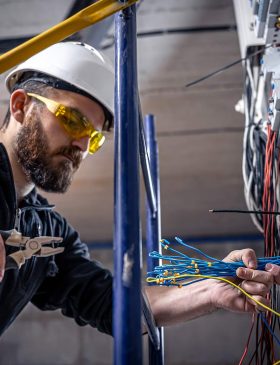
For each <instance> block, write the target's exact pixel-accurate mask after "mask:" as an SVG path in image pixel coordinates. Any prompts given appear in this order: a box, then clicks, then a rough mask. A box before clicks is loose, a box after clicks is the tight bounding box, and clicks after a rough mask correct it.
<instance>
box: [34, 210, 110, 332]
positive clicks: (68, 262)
mask: <svg viewBox="0 0 280 365" xmlns="http://www.w3.org/2000/svg"><path fill="white" fill-rule="evenodd" d="M60 219H62V218H61V217H60ZM62 222H63V225H62V226H63V232H62V234H61V230H60V232H58V231H57V229H55V231H56V232H54V233H55V234H57V233H59V234H60V235H62V236H63V237H65V240H64V244H65V250H64V252H63V253H61V254H59V255H57V256H55V261H56V264H57V266H58V269H59V271H58V273H57V274H56V276H54V277H46V278H45V279H44V281H43V283H42V284H41V286H40V287H39V289H38V290H37V292H36V294H35V295H34V297H33V298H32V300H31V302H32V303H33V304H34V305H35V306H37V307H38V308H39V309H41V310H55V309H59V308H60V309H61V310H62V313H63V314H64V315H65V316H67V317H72V318H74V319H75V321H76V322H77V323H78V324H79V325H81V326H83V325H86V324H90V325H91V326H93V327H96V328H97V329H98V330H99V331H101V332H105V333H108V334H112V276H111V274H110V272H109V271H108V270H106V269H104V268H103V267H102V266H101V264H99V263H98V262H96V261H91V260H90V258H89V253H88V249H87V246H86V245H85V244H84V243H82V242H81V240H80V238H79V235H78V233H77V232H76V231H75V230H74V229H73V228H72V227H71V226H70V225H69V224H67V223H66V220H65V219H62ZM60 227H61V226H60Z"/></svg>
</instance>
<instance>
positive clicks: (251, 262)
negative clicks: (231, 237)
mask: <svg viewBox="0 0 280 365" xmlns="http://www.w3.org/2000/svg"><path fill="white" fill-rule="evenodd" d="M225 261H243V262H244V264H245V266H247V267H249V268H250V269H256V267H257V256H256V253H255V251H254V250H252V249H251V248H245V249H243V250H236V251H232V252H231V253H230V254H229V255H228V256H227V257H226V258H225Z"/></svg>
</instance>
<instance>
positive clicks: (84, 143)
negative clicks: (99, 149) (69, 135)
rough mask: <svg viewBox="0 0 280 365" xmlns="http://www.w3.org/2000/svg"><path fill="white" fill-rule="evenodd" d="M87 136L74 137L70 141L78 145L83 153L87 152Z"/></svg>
mask: <svg viewBox="0 0 280 365" xmlns="http://www.w3.org/2000/svg"><path fill="white" fill-rule="evenodd" d="M89 141H90V137H89V136H84V137H81V138H79V139H74V140H73V142H72V146H75V147H78V148H79V149H80V150H81V151H82V152H83V153H86V152H88V149H89Z"/></svg>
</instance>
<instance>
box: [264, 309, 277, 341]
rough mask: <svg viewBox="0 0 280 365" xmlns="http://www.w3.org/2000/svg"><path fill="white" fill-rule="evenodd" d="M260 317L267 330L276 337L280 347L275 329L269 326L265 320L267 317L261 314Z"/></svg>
mask: <svg viewBox="0 0 280 365" xmlns="http://www.w3.org/2000/svg"><path fill="white" fill-rule="evenodd" d="M259 316H260V317H261V320H262V321H263V323H264V324H265V325H266V327H267V329H268V330H269V332H270V333H271V335H272V336H273V337H274V339H275V341H276V342H277V344H278V345H279V346H280V340H279V338H278V337H277V336H276V334H275V333H274V331H273V329H272V328H271V327H270V325H269V324H268V322H267V320H266V319H265V316H264V315H263V314H262V313H261V312H260V313H259Z"/></svg>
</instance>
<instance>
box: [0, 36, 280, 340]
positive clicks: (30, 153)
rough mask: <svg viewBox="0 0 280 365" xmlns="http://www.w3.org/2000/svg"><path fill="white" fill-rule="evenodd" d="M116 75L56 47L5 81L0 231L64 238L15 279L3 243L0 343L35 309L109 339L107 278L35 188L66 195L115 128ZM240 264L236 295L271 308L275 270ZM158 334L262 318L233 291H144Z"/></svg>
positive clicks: (80, 51) (279, 275) (97, 59)
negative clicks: (216, 318) (232, 317)
mask: <svg viewBox="0 0 280 365" xmlns="http://www.w3.org/2000/svg"><path fill="white" fill-rule="evenodd" d="M113 84H114V75H113V68H112V66H111V64H110V62H109V61H108V60H107V58H106V57H105V56H104V55H102V54H101V53H99V52H98V51H96V50H95V49H94V48H92V47H90V46H88V45H85V44H82V43H73V42H65V43H58V44H55V45H53V46H51V47H49V48H48V49H46V50H44V51H42V52H40V53H39V54H37V55H35V56H33V57H32V58H30V59H29V60H27V61H26V62H24V63H22V64H20V65H19V66H18V67H17V68H16V69H14V70H13V71H12V72H11V73H10V74H9V75H8V76H7V79H6V85H7V88H8V90H9V92H10V94H11V95H10V106H9V111H8V113H7V115H6V118H5V119H4V122H3V124H2V127H1V144H0V187H1V189H0V207H1V209H0V230H2V231H7V230H11V229H13V228H15V229H16V230H17V231H19V232H21V233H22V235H23V236H28V237H35V236H38V237H40V236H54V237H62V238H63V243H62V245H63V246H64V251H63V252H62V253H60V254H58V255H56V256H50V257H40V258H38V257H33V258H32V259H30V260H27V261H26V263H25V264H24V265H23V266H22V267H21V269H20V270H6V271H5V258H6V256H7V255H10V254H12V253H14V252H15V247H12V246H8V245H5V247H4V242H3V239H1V240H0V280H1V283H0V309H1V310H0V334H1V333H3V332H4V330H5V329H6V328H8V326H9V325H10V324H11V323H12V322H13V321H14V320H15V318H16V317H17V316H18V314H19V313H20V312H21V310H22V309H23V308H24V307H25V306H26V305H27V303H29V302H32V303H33V304H34V305H35V306H37V307H38V308H40V309H41V310H55V309H61V310H62V313H63V314H64V315H66V316H68V317H72V318H74V319H75V321H76V322H77V324H79V325H85V324H90V325H91V326H94V327H97V328H98V329H99V330H100V331H102V332H105V333H109V334H111V333H112V276H111V274H110V272H109V271H108V270H106V269H104V268H103V267H102V266H101V265H100V264H98V263H97V262H94V261H91V260H90V258H89V253H88V250H87V246H86V245H85V244H84V243H83V242H81V240H80V238H79V234H78V232H77V231H75V230H74V229H73V228H72V227H71V225H70V224H69V223H68V222H67V221H66V220H65V218H63V217H62V216H61V215H60V214H59V213H58V212H56V211H54V210H53V207H52V206H51V205H49V204H48V202H47V200H46V199H45V198H43V197H42V196H41V195H40V194H38V192H37V190H36V188H40V189H42V190H43V191H47V192H57V193H64V192H65V191H66V190H67V189H68V187H69V186H70V185H71V182H72V178H73V175H74V173H75V172H76V171H77V169H78V168H79V166H80V164H81V162H82V160H83V159H84V158H85V157H86V155H87V154H88V153H89V154H94V153H95V152H96V151H97V150H98V149H100V148H101V147H102V144H103V142H104V139H105V138H104V131H108V130H110V127H111V126H112V123H113V90H114V85H113ZM227 260H233V261H235V260H243V262H244V264H245V266H246V267H247V268H243V269H241V268H240V269H238V271H237V275H238V276H239V282H240V285H241V286H242V288H243V289H244V290H246V291H247V292H248V293H250V294H251V295H252V296H253V297H254V298H255V299H257V300H259V301H260V302H261V303H263V304H265V305H269V302H268V300H267V299H266V295H267V293H268V292H269V290H270V288H271V286H272V284H273V282H277V283H279V282H280V268H279V267H278V266H275V265H273V266H272V267H268V270H267V271H257V270H253V269H254V268H255V267H256V265H257V262H256V256H255V253H254V252H253V251H252V250H250V249H246V250H240V251H234V252H232V253H231V254H230V255H229V256H228V257H227ZM146 293H147V297H148V299H149V302H150V304H151V308H152V311H153V313H154V316H155V319H156V321H157V324H158V325H167V324H172V323H177V322H180V321H186V320H188V319H191V318H194V317H197V316H200V315H203V314H206V313H210V312H213V311H214V310H216V309H218V308H224V309H228V310H233V311H238V312H254V311H256V310H261V308H258V306H257V305H256V304H255V303H254V302H251V301H250V300H249V299H247V298H246V297H245V296H244V295H241V294H240V293H239V292H238V290H236V289H234V288H232V287H231V286H230V285H228V284H225V283H221V282H216V281H215V280H208V281H203V282H199V283H195V284H193V285H191V286H186V287H184V288H182V289H180V290H178V289H177V288H168V287H149V288H146Z"/></svg>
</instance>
